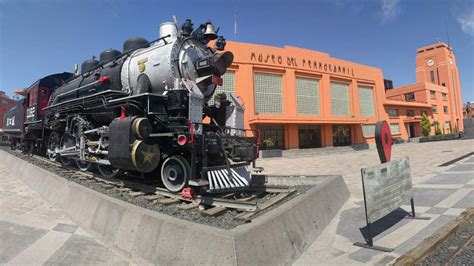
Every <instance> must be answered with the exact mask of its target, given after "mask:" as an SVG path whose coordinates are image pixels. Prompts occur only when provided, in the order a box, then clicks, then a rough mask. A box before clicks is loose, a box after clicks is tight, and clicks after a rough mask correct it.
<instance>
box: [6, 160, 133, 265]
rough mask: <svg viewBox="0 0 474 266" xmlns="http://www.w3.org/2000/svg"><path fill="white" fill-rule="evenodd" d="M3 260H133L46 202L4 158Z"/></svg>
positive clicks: (63, 262) (14, 262) (82, 262)
mask: <svg viewBox="0 0 474 266" xmlns="http://www.w3.org/2000/svg"><path fill="white" fill-rule="evenodd" d="M31 174H33V175H34V173H31ZM0 264H1V265H3V264H6V265H90V264H107V265H129V264H130V262H129V261H127V260H126V259H124V258H122V257H121V256H119V255H118V254H116V253H114V252H113V251H112V250H110V249H108V248H107V247H105V246H104V245H103V244H102V243H100V242H98V241H97V240H95V239H94V238H93V237H91V236H90V235H89V234H88V233H86V232H85V231H84V230H82V229H81V228H80V227H78V226H77V225H76V224H74V223H73V222H72V221H71V220H69V219H68V218H67V217H65V216H64V215H63V214H62V213H61V212H60V211H58V210H57V209H56V208H54V207H53V206H51V205H50V204H48V203H47V202H45V201H44V200H43V199H42V198H41V197H40V196H39V195H38V194H37V193H36V192H34V191H33V190H31V189H30V188H29V187H27V186H26V185H25V184H24V183H23V182H22V181H21V180H20V179H19V178H18V177H17V176H15V175H13V174H12V173H11V172H10V171H8V170H7V168H6V167H5V166H4V165H3V164H2V163H1V162H0Z"/></svg>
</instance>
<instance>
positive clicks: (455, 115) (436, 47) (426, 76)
mask: <svg viewBox="0 0 474 266" xmlns="http://www.w3.org/2000/svg"><path fill="white" fill-rule="evenodd" d="M424 82H428V83H434V84H437V85H440V86H443V87H446V88H447V89H448V95H447V99H446V100H447V101H448V102H449V105H448V106H449V109H450V110H449V113H450V116H451V121H452V127H453V129H458V130H463V124H462V98H461V86H460V84H459V72H458V68H457V66H456V57H455V56H454V53H453V49H452V47H449V46H448V45H447V44H445V43H443V42H439V43H436V44H433V45H430V46H426V47H423V48H420V49H418V50H417V55H416V83H424Z"/></svg>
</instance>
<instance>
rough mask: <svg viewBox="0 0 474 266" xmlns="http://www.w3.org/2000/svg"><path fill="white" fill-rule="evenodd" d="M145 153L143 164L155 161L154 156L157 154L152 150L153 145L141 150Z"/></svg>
mask: <svg viewBox="0 0 474 266" xmlns="http://www.w3.org/2000/svg"><path fill="white" fill-rule="evenodd" d="M140 152H141V153H142V155H143V164H145V163H146V162H149V163H153V157H154V156H155V153H154V152H153V151H152V150H151V146H148V149H147V150H146V151H140Z"/></svg>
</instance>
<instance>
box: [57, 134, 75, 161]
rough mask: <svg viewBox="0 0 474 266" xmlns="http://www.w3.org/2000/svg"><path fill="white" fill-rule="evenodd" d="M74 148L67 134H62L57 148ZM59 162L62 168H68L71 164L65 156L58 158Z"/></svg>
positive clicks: (72, 140) (71, 138)
mask: <svg viewBox="0 0 474 266" xmlns="http://www.w3.org/2000/svg"><path fill="white" fill-rule="evenodd" d="M74 146H75V142H74V138H73V137H72V136H71V135H70V134H69V133H67V132H65V133H64V134H63V136H62V137H61V141H60V143H59V147H60V149H61V150H64V149H67V148H71V147H74ZM59 162H60V163H61V164H62V165H63V166H69V165H70V164H71V159H69V158H68V157H65V156H59Z"/></svg>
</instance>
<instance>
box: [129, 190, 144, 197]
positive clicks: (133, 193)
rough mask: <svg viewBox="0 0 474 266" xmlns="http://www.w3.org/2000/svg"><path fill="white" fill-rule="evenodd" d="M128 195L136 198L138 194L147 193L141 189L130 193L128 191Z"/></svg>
mask: <svg viewBox="0 0 474 266" xmlns="http://www.w3.org/2000/svg"><path fill="white" fill-rule="evenodd" d="M128 195H130V196H132V197H134V198H136V197H138V196H143V195H145V193H143V192H141V191H136V192H130V193H128Z"/></svg>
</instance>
